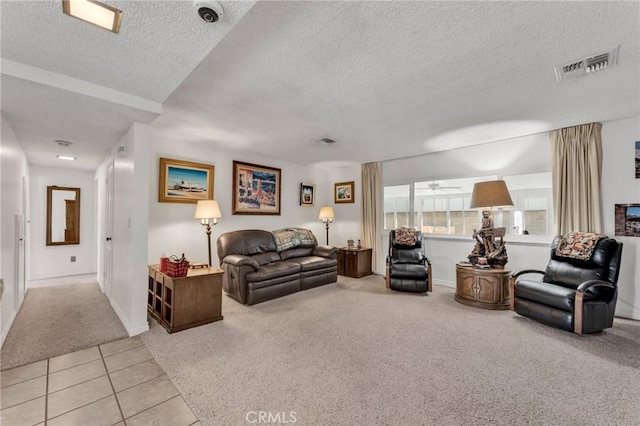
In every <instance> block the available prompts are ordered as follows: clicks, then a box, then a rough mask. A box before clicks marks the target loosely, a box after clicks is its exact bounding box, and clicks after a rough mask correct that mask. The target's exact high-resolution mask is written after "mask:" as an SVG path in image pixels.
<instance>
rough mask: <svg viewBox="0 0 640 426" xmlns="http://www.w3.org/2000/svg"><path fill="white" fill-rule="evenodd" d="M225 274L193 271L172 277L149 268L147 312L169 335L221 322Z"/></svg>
mask: <svg viewBox="0 0 640 426" xmlns="http://www.w3.org/2000/svg"><path fill="white" fill-rule="evenodd" d="M223 274H224V272H223V270H222V269H220V268H211V267H209V268H199V269H191V268H189V270H188V271H187V276H186V277H170V276H169V275H166V274H163V273H162V272H160V269H159V267H158V265H149V287H148V292H147V293H148V294H147V312H149V313H150V314H151V316H153V317H154V318H155V319H156V320H157V321H158V322H159V323H160V325H162V326H163V327H164V328H166V329H167V331H168V332H169V333H173V332H175V331H182V330H186V329H187V328H191V327H197V326H199V325H203V324H208V323H210V322H214V321H218V320H221V319H222V318H223V316H222V275H223Z"/></svg>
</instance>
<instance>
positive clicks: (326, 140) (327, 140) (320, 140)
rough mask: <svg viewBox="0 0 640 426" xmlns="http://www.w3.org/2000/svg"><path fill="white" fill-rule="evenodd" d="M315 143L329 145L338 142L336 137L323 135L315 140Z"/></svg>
mask: <svg viewBox="0 0 640 426" xmlns="http://www.w3.org/2000/svg"><path fill="white" fill-rule="evenodd" d="M313 143H314V144H315V145H322V146H328V145H333V144H334V143H336V140H335V139H331V138H330V137H328V136H323V137H321V138H318V139H316V140H314V141H313Z"/></svg>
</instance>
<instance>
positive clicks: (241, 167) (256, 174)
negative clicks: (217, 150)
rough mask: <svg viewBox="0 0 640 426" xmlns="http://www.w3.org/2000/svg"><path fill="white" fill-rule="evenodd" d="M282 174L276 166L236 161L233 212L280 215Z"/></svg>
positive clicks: (234, 164) (234, 167)
mask: <svg viewBox="0 0 640 426" xmlns="http://www.w3.org/2000/svg"><path fill="white" fill-rule="evenodd" d="M280 175H281V170H280V169H277V168H275V167H267V166H260V165H258V164H251V163H242V162H240V161H234V162H233V208H232V214H247V215H249V214H255V215H258V214H259V215H280V196H281V192H282V191H281V189H280V183H281V182H280Z"/></svg>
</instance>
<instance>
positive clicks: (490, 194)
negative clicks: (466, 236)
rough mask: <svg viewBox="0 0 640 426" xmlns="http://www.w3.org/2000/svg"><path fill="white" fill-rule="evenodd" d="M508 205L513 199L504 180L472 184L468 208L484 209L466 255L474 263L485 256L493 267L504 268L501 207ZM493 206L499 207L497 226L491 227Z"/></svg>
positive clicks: (505, 257) (506, 258)
mask: <svg viewBox="0 0 640 426" xmlns="http://www.w3.org/2000/svg"><path fill="white" fill-rule="evenodd" d="M509 206H513V200H511V195H510V194H509V190H508V189H507V184H506V183H505V181H504V180H491V181H487V182H478V183H476V184H474V185H473V192H472V194H471V203H470V204H469V208H472V209H486V210H485V211H483V213H482V216H483V217H482V226H481V228H480V229H479V230H477V231H475V232H474V233H473V238H474V239H475V240H476V245H475V247H474V248H473V251H472V252H471V254H470V255H469V256H468V257H469V261H470V262H471V263H473V264H474V265H475V264H478V263H479V260H478V259H480V258H485V259H486V262H487V264H488V265H490V266H491V267H493V268H504V265H506V264H507V261H508V256H507V250H506V248H505V242H504V239H503V237H504V235H505V229H506V228H504V227H503V226H502V208H503V207H509ZM494 207H497V208H499V209H500V213H499V215H498V222H499V223H498V225H500V227H498V228H494V227H493V218H492V217H491V209H492V208H494ZM494 237H499V238H500V240H499V241H496V240H494Z"/></svg>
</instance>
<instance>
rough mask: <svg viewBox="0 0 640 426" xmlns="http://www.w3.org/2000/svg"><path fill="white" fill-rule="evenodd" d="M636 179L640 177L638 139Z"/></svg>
mask: <svg viewBox="0 0 640 426" xmlns="http://www.w3.org/2000/svg"><path fill="white" fill-rule="evenodd" d="M636 179H640V141H636Z"/></svg>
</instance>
